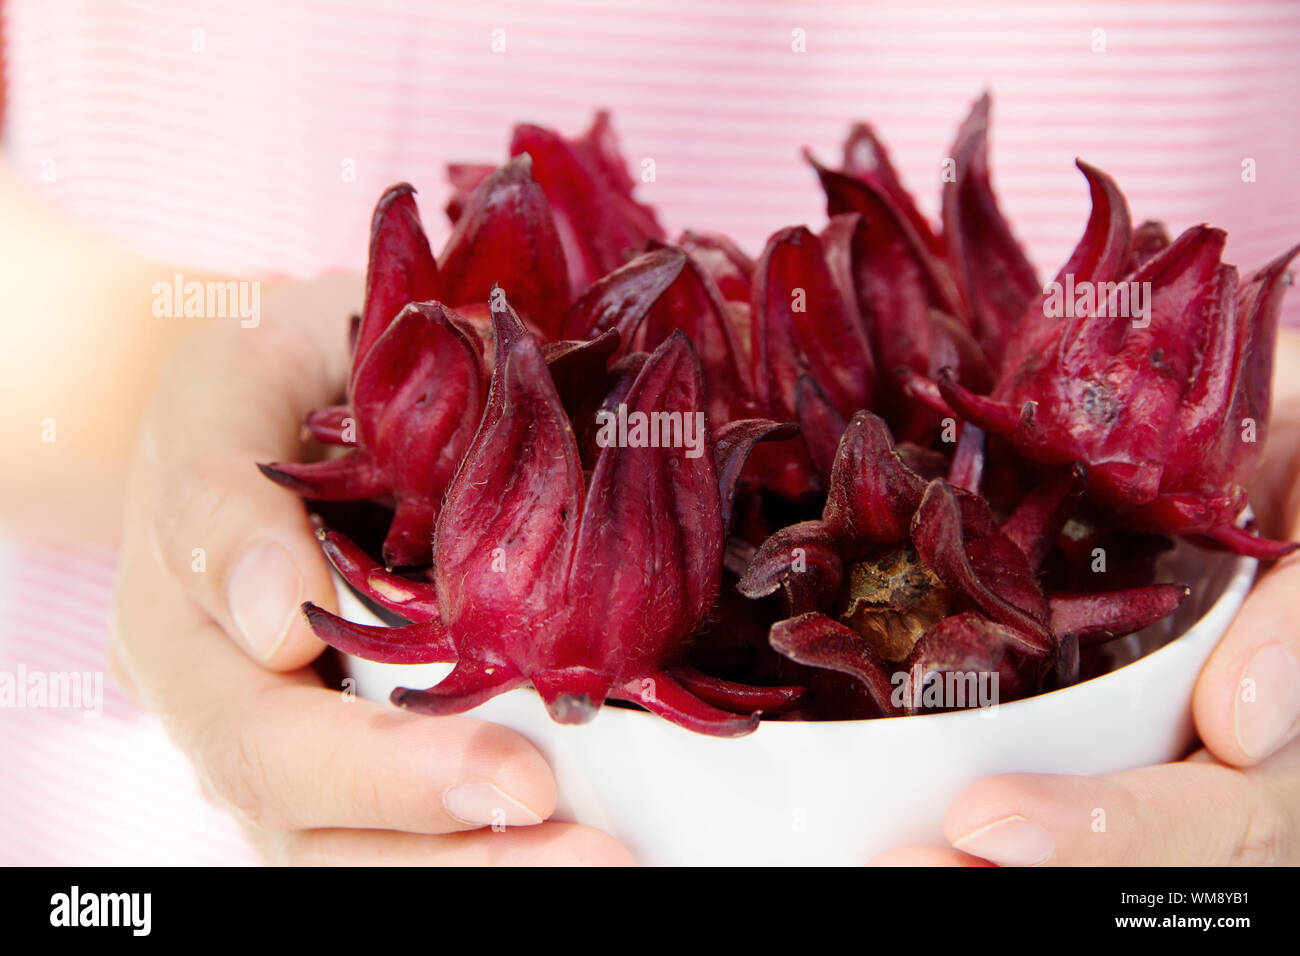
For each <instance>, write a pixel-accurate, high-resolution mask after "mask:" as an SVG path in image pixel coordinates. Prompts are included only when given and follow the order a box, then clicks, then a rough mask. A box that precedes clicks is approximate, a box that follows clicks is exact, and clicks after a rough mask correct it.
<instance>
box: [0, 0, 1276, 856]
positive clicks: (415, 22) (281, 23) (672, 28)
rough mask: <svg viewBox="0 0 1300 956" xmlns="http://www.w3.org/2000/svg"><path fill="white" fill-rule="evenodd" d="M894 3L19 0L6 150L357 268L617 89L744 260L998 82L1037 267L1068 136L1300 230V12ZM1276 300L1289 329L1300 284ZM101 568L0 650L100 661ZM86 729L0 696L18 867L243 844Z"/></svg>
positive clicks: (1235, 243)
mask: <svg viewBox="0 0 1300 956" xmlns="http://www.w3.org/2000/svg"><path fill="white" fill-rule="evenodd" d="M615 6H616V7H617V12H616V13H610V12H609V10H610V9H611V8H612V7H615ZM891 7H892V9H882V8H881V5H877V4H863V3H860V2H842V3H841V2H819V3H803V4H795V3H778V2H754V0H646V2H640V0H637V2H625V3H620V4H617V5H612V4H608V3H602V2H594V0H555V2H546V3H538V2H535V0H513V2H510V0H504V2H486V0H478V2H474V3H416V2H402V0H379V2H375V0H366V2H362V0H333V2H322V3H315V4H310V5H309V4H306V3H280V4H268V3H265V2H255V0H212V2H199V0H188V2H171V3H167V4H158V3H151V2H145V0H140V2H130V0H103V2H95V3H90V2H71V0H69V2H57V0H6V2H5V6H4V13H5V16H6V20H7V22H6V29H5V42H6V48H5V59H6V62H7V70H8V79H9V84H10V85H9V90H8V96H9V99H8V104H7V109H8V116H7V129H6V131H5V132H6V146H7V151H8V154H9V159H10V161H11V162H12V163H13V164H14V165H15V166H16V168H17V169H18V171H19V173H20V174H21V175H22V176H23V177H25V178H26V179H27V180H28V181H30V183H31V184H32V189H33V190H34V191H36V192H37V193H38V194H39V195H41V196H44V197H46V198H47V200H48V201H49V203H50V204H51V205H53V206H55V207H57V208H58V209H59V210H61V211H63V212H64V213H67V214H69V215H71V216H75V217H77V218H79V219H82V220H85V221H87V222H90V223H93V224H94V225H96V226H97V227H99V228H100V229H102V230H104V231H105V232H107V233H109V234H111V235H113V236H116V237H118V238H120V239H121V240H122V241H123V242H125V243H128V244H130V245H131V246H133V247H134V248H136V249H138V250H139V251H140V252H142V253H144V254H146V255H148V256H151V257H154V258H156V259H159V260H163V261H166V262H169V263H174V264H176V265H179V266H181V267H189V268H195V269H198V268H202V269H207V270H219V271H223V272H227V273H230V274H232V275H235V276H239V277H253V276H260V275H267V274H278V273H283V274H290V275H296V276H306V275H311V274H314V273H317V272H319V271H321V270H326V269H334V268H346V269H353V270H359V269H360V268H362V267H363V265H364V261H365V248H364V243H365V239H366V235H367V222H368V217H369V214H370V210H371V207H372V205H373V203H374V201H375V198H376V197H377V196H378V194H379V192H380V190H381V189H382V188H383V187H384V186H386V185H387V184H389V183H391V182H393V181H396V180H401V179H405V180H409V181H411V182H412V183H414V184H415V185H416V186H417V188H418V189H420V191H421V193H420V197H421V204H422V207H423V210H424V214H425V218H426V221H427V223H428V225H429V226H430V230H431V232H433V233H434V234H435V239H440V238H441V237H442V236H444V235H445V234H446V227H445V225H444V224H443V223H442V221H441V219H440V215H439V210H440V208H441V206H442V203H443V202H444V201H445V198H446V196H447V189H446V185H445V181H444V176H443V167H444V165H445V164H446V163H447V162H449V161H455V160H478V161H485V160H494V159H498V158H500V157H502V156H503V151H504V148H505V144H506V142H507V139H508V135H509V128H510V125H511V124H512V123H514V122H515V121H517V120H522V119H527V120H532V121H535V122H540V123H544V124H549V125H555V126H558V127H560V128H562V129H565V130H567V131H571V132H576V131H578V130H579V129H580V128H582V127H584V126H585V125H586V123H587V122H588V121H589V119H590V115H591V113H592V110H593V109H594V108H595V107H597V106H608V107H610V108H612V109H613V111H614V117H615V124H616V127H617V129H618V131H619V133H620V134H621V137H622V141H623V144H624V147H625V151H626V154H627V156H628V157H629V159H630V160H631V161H632V162H633V163H637V164H639V162H640V161H641V160H643V159H647V158H649V159H653V160H654V161H655V165H656V173H657V177H656V181H655V182H653V183H648V184H643V185H642V186H641V187H640V196H641V198H643V199H645V200H647V201H649V202H651V203H654V204H655V205H656V206H657V207H658V208H659V210H660V211H661V214H662V217H663V220H664V222H665V223H666V225H668V227H669V229H670V231H676V230H678V229H681V228H683V227H686V226H694V227H701V228H710V229H720V230H722V231H725V232H729V233H732V234H733V235H734V236H736V238H738V239H739V240H740V242H741V243H742V245H744V246H745V247H746V248H747V249H748V250H749V251H750V252H751V253H756V252H757V251H758V250H759V249H760V248H761V244H762V242H763V240H764V238H765V237H766V236H767V234H769V233H770V232H772V231H774V230H775V229H777V228H779V227H782V226H785V225H788V224H791V223H796V222H809V223H813V224H815V223H818V222H820V221H822V219H823V217H824V207H823V205H822V199H821V192H820V190H819V189H818V188H817V184H816V181H815V179H814V177H813V175H812V173H811V171H810V170H809V169H808V168H807V167H806V166H805V165H804V164H803V163H802V161H801V160H800V159H799V156H798V150H799V147H801V146H803V145H808V146H811V147H812V148H813V149H814V150H815V151H816V152H817V153H819V154H820V155H821V156H823V157H825V158H827V159H835V158H836V157H837V156H838V151H839V143H840V141H841V138H842V136H843V134H844V132H845V131H846V129H847V127H848V124H849V122H850V121H851V120H854V119H866V120H870V121H871V122H873V123H874V124H875V125H876V127H877V129H878V130H879V131H880V133H881V134H882V135H883V136H884V138H885V140H886V142H887V143H888V145H889V146H890V147H891V149H892V150H893V156H894V161H895V165H896V166H897V167H898V168H899V169H900V170H901V171H902V174H903V176H904V178H905V180H906V182H907V183H908V185H909V186H910V187H911V188H912V189H913V191H914V193H915V194H916V195H917V197H918V199H919V200H920V202H921V205H922V208H923V209H925V210H926V211H927V212H929V213H930V214H931V215H933V214H935V213H936V212H937V195H938V186H939V176H940V163H941V162H942V160H943V158H944V157H945V156H946V155H947V149H948V146H949V144H950V142H951V140H952V137H953V134H954V132H955V130H956V127H957V124H958V122H959V121H960V120H961V118H962V117H963V116H964V115H965V112H966V110H967V108H968V106H969V104H970V102H971V101H972V100H973V99H974V98H975V97H976V96H978V94H979V93H980V92H981V91H982V90H983V89H985V88H988V89H990V90H991V91H992V92H993V94H994V118H993V133H992V136H993V140H992V143H993V146H992V148H993V154H992V162H993V170H994V181H995V187H996V188H997V190H998V192H999V194H1000V196H1001V199H1002V202H1003V207H1004V209H1005V211H1006V212H1007V214H1008V216H1009V217H1010V219H1011V222H1012V224H1013V226H1014V228H1015V230H1016V233H1017V235H1018V236H1019V238H1020V239H1021V240H1022V241H1023V242H1024V243H1025V244H1026V246H1027V248H1028V251H1029V254H1030V257H1031V259H1032V260H1033V261H1034V262H1035V263H1036V264H1037V266H1038V268H1039V271H1040V274H1041V275H1043V276H1048V275H1050V274H1052V273H1054V272H1055V269H1056V267H1057V266H1058V265H1059V263H1060V262H1061V261H1063V259H1064V257H1065V256H1066V255H1067V253H1068V252H1069V250H1070V248H1071V247H1072V246H1073V244H1074V242H1075V240H1076V239H1077V237H1078V235H1079V233H1080V231H1081V230H1082V227H1083V223H1084V221H1085V218H1086V216H1087V205H1088V201H1087V189H1086V187H1085V185H1084V181H1083V179H1082V177H1081V176H1080V175H1079V174H1078V172H1077V171H1076V170H1075V169H1074V168H1073V166H1072V161H1073V158H1074V156H1075V155H1076V154H1077V155H1080V156H1082V157H1083V158H1085V159H1087V160H1088V161H1090V162H1092V163H1094V164H1096V165H1099V166H1101V167H1102V168H1104V169H1106V170H1107V171H1108V172H1110V173H1111V174H1113V175H1114V176H1115V177H1116V178H1117V179H1118V181H1119V182H1120V184H1121V186H1122V187H1123V188H1124V189H1125V191H1126V192H1127V194H1128V196H1129V199H1130V202H1131V205H1132V208H1133V212H1134V215H1135V216H1136V217H1138V218H1139V219H1140V218H1145V217H1151V218H1159V219H1163V220H1164V221H1165V222H1166V223H1167V224H1168V225H1169V227H1170V228H1171V229H1172V230H1180V229H1182V228H1185V227H1187V226H1189V225H1191V224H1194V223H1197V222H1201V221H1208V222H1211V223H1213V224H1215V225H1219V226H1223V227H1225V228H1226V229H1228V231H1229V233H1230V236H1231V239H1230V242H1229V249H1228V253H1229V257H1230V258H1231V259H1232V260H1233V261H1235V262H1237V263H1238V264H1239V265H1241V266H1242V268H1243V269H1251V268H1254V267H1256V266H1258V265H1260V264H1262V263H1263V262H1265V261H1266V260H1268V259H1270V258H1272V257H1273V256H1274V255H1276V254H1277V253H1279V252H1281V251H1282V250H1283V249H1284V248H1286V247H1288V246H1289V245H1290V244H1291V243H1294V242H1295V241H1296V240H1297V239H1298V238H1300V192H1297V191H1296V190H1295V188H1294V182H1293V178H1292V176H1293V169H1294V163H1295V158H1296V156H1297V155H1300V69H1298V68H1297V65H1296V59H1295V50H1296V49H1297V47H1300V6H1297V5H1296V4H1293V3H1289V2H1285V0H1277V2H1254V3H1249V4H1241V3H1232V2H1204V3H1195V4H1189V3H1186V2H1183V0H1177V2H1152V3H1142V4H1137V3H1133V2H1132V0H1111V2H1088V3H1068V2H1067V3H1058V4H1051V5H1048V4H1043V3H1041V2H1040V0H1017V2H1002V3H981V4H970V3H939V2H934V0H911V2H907V3H902V4H897V5H891ZM496 30H500V31H503V32H501V33H498V34H494V31H496ZM796 30H802V31H804V36H805V37H806V52H802V53H800V52H795V50H794V49H793V46H794V41H795V33H794V31H796ZM1097 31H1102V32H1101V33H1098V32H1097ZM494 39H497V40H501V39H503V40H504V45H505V48H504V51H503V52H493V50H492V45H493V42H494ZM1099 43H1104V52H1095V51H1094V47H1095V46H1096V45H1098V44H1099ZM1247 160H1253V163H1254V169H1255V172H1256V176H1255V179H1256V181H1254V182H1243V180H1242V168H1243V163H1244V162H1246V161H1247ZM349 169H351V170H355V178H354V180H352V179H350V178H349V177H347V176H345V172H346V171H348V170H349ZM51 170H52V171H53V173H54V176H53V180H52V181H48V180H49V178H50V177H49V173H50V171H51ZM43 174H44V175H43ZM1285 310H1286V312H1285V314H1286V316H1287V317H1288V320H1289V321H1293V322H1294V321H1297V320H1300V296H1294V295H1293V296H1291V297H1290V300H1289V301H1288V303H1287V305H1286V307H1285ZM67 557H68V556H63V555H47V558H48V559H49V560H50V561H52V562H54V567H55V568H56V569H57V564H58V562H59V561H62V560H64V559H65V558H67ZM84 560H86V561H89V562H90V565H89V567H91V568H92V572H91V573H88V574H87V575H85V576H84V577H73V578H72V580H71V581H69V576H68V575H66V574H63V575H61V576H60V584H59V587H58V589H57V593H56V592H55V591H54V590H53V589H52V588H50V587H49V586H48V585H46V586H45V589H44V590H42V589H41V588H40V587H38V586H37V585H38V584H39V583H40V579H39V576H38V577H37V578H26V579H22V585H21V586H19V587H17V589H16V590H14V589H11V591H10V594H9V595H8V596H7V597H6V598H5V603H4V605H3V617H4V619H5V621H6V623H5V630H4V631H3V633H2V634H0V654H2V655H3V657H2V658H0V669H3V668H4V667H8V666H13V662H15V661H18V660H25V661H27V662H28V666H47V667H54V666H55V664H54V663H48V662H57V661H59V660H65V659H68V660H71V659H77V660H85V661H91V660H95V659H97V657H98V654H99V647H100V645H101V643H102V621H103V618H104V613H105V612H104V607H105V601H106V597H107V593H108V591H107V580H106V575H107V573H108V571H107V568H108V561H107V559H106V557H105V556H104V555H92V556H90V557H87V558H84ZM24 563H25V562H24ZM24 573H26V572H24ZM70 592H71V593H70ZM70 607H71V608H72V609H73V610H74V611H75V613H74V614H73V615H71V616H70V617H68V616H67V614H66V612H67V611H68V609H69V608H70ZM54 619H62V620H63V621H64V623H60V624H59V625H58V626H57V627H54V626H53V625H52V624H51V622H52V621H53V620H54ZM42 662H47V663H44V664H42ZM65 717H66V718H67V719H66V720H65ZM79 720H81V718H80V717H75V716H69V715H65V714H41V713H26V714H21V715H12V714H3V713H0V726H2V727H3V739H0V766H4V767H5V768H10V767H14V768H21V772H20V773H5V774H4V775H3V776H0V862H6V861H10V862H12V861H26V862H34V861H41V862H56V861H58V862H96V861H108V860H126V861H136V860H145V859H161V858H166V859H181V858H183V859H185V860H188V861H191V862H210V861H213V860H216V859H229V860H238V859H243V858H244V857H242V856H240V854H239V851H237V849H235V848H234V847H235V844H234V843H233V841H231V840H230V830H229V828H228V827H227V826H225V824H224V823H223V822H222V821H221V820H220V818H214V817H212V816H211V815H210V811H209V810H207V809H206V807H205V805H203V804H202V803H201V802H200V801H199V800H198V799H197V798H196V797H195V796H194V794H193V790H192V788H191V787H189V786H188V784H187V783H186V782H185V781H186V780H187V779H188V778H187V777H186V776H185V773H184V770H183V765H182V764H181V763H180V762H179V758H178V757H175V756H174V755H173V754H172V753H171V751H170V749H169V748H168V746H167V745H166V743H165V740H164V738H163V736H162V734H161V732H160V731H159V729H158V727H157V725H156V723H154V722H153V721H152V719H151V718H147V717H144V716H141V715H139V714H136V713H134V712H133V711H131V710H130V709H129V707H127V705H125V704H123V703H122V702H120V701H117V702H115V703H114V704H113V705H112V706H111V707H109V708H107V709H106V711H105V715H104V717H103V718H102V719H101V720H100V721H99V722H91V721H82V722H81V723H80V724H78V723H77V721H79ZM51 753H58V754H59V758H58V761H59V762H58V764H57V766H56V765H55V764H53V763H51V758H50V756H49V755H50V754H51ZM76 783H80V785H71V786H70V784H76ZM92 806H93V812H91V807H92ZM200 819H201V820H203V821H206V822H204V823H203V824H202V826H200V827H199V828H198V829H197V830H196V829H195V827H196V826H197V824H196V823H195V821H196V820H200ZM15 826H17V827H18V828H20V829H21V830H22V834H21V836H20V837H15V838H14V839H10V838H9V832H8V831H9V830H11V829H13V828H14V827H15ZM151 840H152V843H150V841H151ZM142 845H149V846H152V847H154V848H155V849H156V851H157V853H160V854H163V856H162V857H159V856H156V855H154V856H151V855H150V852H152V851H150V852H145V851H142V850H141V846H142Z"/></svg>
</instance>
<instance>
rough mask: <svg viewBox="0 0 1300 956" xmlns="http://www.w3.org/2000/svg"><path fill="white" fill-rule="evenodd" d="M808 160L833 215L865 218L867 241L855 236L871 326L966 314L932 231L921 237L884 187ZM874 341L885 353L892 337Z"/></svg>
mask: <svg viewBox="0 0 1300 956" xmlns="http://www.w3.org/2000/svg"><path fill="white" fill-rule="evenodd" d="M804 158H805V159H807V160H808V162H809V163H810V164H811V165H812V167H813V169H814V170H815V171H816V172H817V176H818V178H819V179H820V180H821V184H822V189H823V190H824V191H825V193H826V210H827V213H828V214H829V215H830V216H832V217H835V218H838V217H839V216H840V215H841V214H843V213H860V214H861V216H862V220H863V223H864V226H865V236H863V235H862V233H861V232H859V231H855V234H854V236H853V238H854V241H855V242H860V243H863V245H861V246H858V248H857V249H856V250H855V255H854V259H855V263H856V275H855V278H856V280H857V289H858V294H859V296H861V297H862V301H863V303H864V307H865V309H866V311H868V312H870V313H871V315H869V316H868V321H870V322H872V323H873V324H874V323H880V322H885V323H890V324H891V325H895V324H896V325H897V327H899V328H902V329H907V328H908V327H910V326H913V325H915V324H916V318H915V317H916V316H919V315H922V314H924V312H926V311H928V310H929V309H931V308H938V309H941V310H943V311H946V312H948V313H950V314H953V315H961V314H964V312H965V310H964V308H963V299H962V294H961V290H960V288H959V287H958V286H957V283H956V279H955V277H954V276H953V274H952V272H951V271H950V270H949V268H948V266H947V264H946V263H945V262H944V261H943V260H942V259H940V258H938V257H937V256H936V254H935V251H934V247H933V246H932V244H931V239H927V238H926V235H927V234H928V233H929V229H928V226H927V228H926V230H925V232H924V233H922V232H918V230H917V228H916V225H915V224H914V222H913V221H912V219H911V217H909V216H908V215H907V214H906V213H905V212H904V211H902V210H900V209H899V207H898V206H897V204H896V203H895V201H894V200H893V198H892V197H891V196H890V195H889V194H888V193H886V192H885V191H884V190H883V187H882V186H881V184H880V183H879V182H875V181H864V180H858V179H854V178H852V177H850V176H846V175H844V174H843V173H837V172H834V171H832V170H829V169H827V168H826V167H824V166H822V165H821V164H820V163H818V162H817V160H816V159H814V158H813V156H812V155H811V154H810V153H805V154H804ZM931 238H932V237H931ZM872 340H873V343H875V344H876V345H877V348H879V346H880V345H881V344H884V343H886V342H887V341H888V336H887V335H885V334H882V332H881V330H879V329H877V330H875V332H874V333H873V337H872ZM882 357H883V356H882Z"/></svg>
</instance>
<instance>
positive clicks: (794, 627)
mask: <svg viewBox="0 0 1300 956" xmlns="http://www.w3.org/2000/svg"><path fill="white" fill-rule="evenodd" d="M768 640H769V641H770V643H771V645H772V647H773V649H775V650H776V651H777V653H779V654H781V655H782V656H784V657H788V658H789V659H790V660H792V661H795V662H796V663H799V664H805V665H807V666H808V667H821V668H825V669H827V670H833V671H839V672H840V673H841V674H848V675H850V676H851V677H856V678H857V679H858V681H860V682H861V683H862V685H863V687H865V688H866V691H867V694H868V695H869V696H870V697H871V699H872V700H873V701H874V702H875V704H876V706H877V707H878V708H879V709H880V711H881V713H883V714H886V715H894V714H898V713H899V712H900V710H899V708H898V707H897V706H896V705H895V704H894V702H893V697H894V685H893V683H892V681H891V675H890V673H889V664H888V662H886V661H885V660H884V659H883V658H881V657H880V656H879V655H877V654H876V652H875V651H873V650H872V649H871V648H870V647H869V646H868V644H867V642H866V640H865V639H864V638H862V637H861V636H860V635H859V634H857V633H856V632H855V631H853V630H850V629H849V628H847V627H845V626H844V625H843V624H841V623H839V622H838V621H834V620H832V619H831V618H829V617H827V616H826V615H825V614H818V613H815V612H814V613H808V614H800V615H799V616H798V617H792V618H789V619H787V620H784V621H777V622H776V623H775V624H773V625H772V631H771V633H770V635H769V637H768Z"/></svg>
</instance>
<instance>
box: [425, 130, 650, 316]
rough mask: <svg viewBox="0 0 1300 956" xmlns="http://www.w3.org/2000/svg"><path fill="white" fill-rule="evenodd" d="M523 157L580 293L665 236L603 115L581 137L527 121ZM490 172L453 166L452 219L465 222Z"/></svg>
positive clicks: (515, 149) (515, 141)
mask: <svg viewBox="0 0 1300 956" xmlns="http://www.w3.org/2000/svg"><path fill="white" fill-rule="evenodd" d="M524 154H527V155H528V156H530V157H532V164H533V165H532V172H533V178H534V179H535V180H536V181H537V182H538V184H539V185H540V186H541V188H542V191H543V192H544V193H545V194H546V198H547V199H548V200H549V202H550V206H551V209H552V210H553V212H554V215H555V225H556V227H557V229H558V230H559V235H560V241H561V244H562V246H563V248H564V256H565V261H566V262H567V263H568V267H569V280H570V284H571V286H572V287H573V288H574V289H575V290H582V289H585V288H586V287H587V286H589V285H591V284H592V283H593V282H595V281H596V280H597V279H599V278H600V277H601V276H603V275H605V274H606V273H607V272H612V271H613V270H614V269H617V268H618V267H619V266H621V265H623V263H625V262H626V261H627V260H628V259H630V258H631V257H632V256H633V255H635V254H636V253H637V252H640V251H641V250H642V249H643V248H644V247H645V245H646V242H647V241H650V240H663V239H664V238H665V236H664V231H663V228H662V227H661V226H660V225H659V221H658V219H656V218H655V213H654V210H653V209H651V208H650V207H649V206H647V205H645V204H644V203H640V202H637V201H636V199H634V198H633V196H632V191H633V188H634V187H635V183H634V182H633V180H632V177H631V176H629V175H628V172H627V163H626V161H625V160H624V159H623V156H622V154H621V153H620V152H619V148H618V141H617V139H616V137H615V136H614V130H613V127H612V126H611V124H610V119H609V114H608V113H607V112H605V111H604V110H602V111H600V112H598V113H597V114H596V118H595V120H594V121H593V122H592V124H591V128H590V129H588V130H587V132H586V133H584V134H583V135H582V136H579V137H577V138H576V139H568V138H566V137H564V136H561V135H560V134H559V133H557V132H555V131H554V130H551V129H546V128H544V127H541V126H534V125H531V124H528V123H522V124H520V125H518V126H516V127H515V130H514V135H513V136H512V137H511V140H510V155H511V156H515V157H518V156H523V155H524ZM491 171H492V167H491V166H482V165H476V164H470V163H462V164H457V165H453V166H450V167H448V175H449V178H450V179H451V182H452V186H453V188H454V190H455V193H454V195H453V197H452V199H451V201H450V202H449V203H448V205H447V215H448V216H449V217H450V218H451V220H452V222H456V223H459V220H460V217H461V216H462V215H463V213H464V212H465V210H466V209H467V208H468V205H469V204H468V199H467V197H468V196H469V195H470V193H472V192H473V191H474V189H475V188H476V187H477V186H478V185H479V184H480V183H481V182H482V180H483V179H484V178H485V177H486V176H488V175H489V174H490V173H491ZM502 285H505V282H504V281H502ZM506 288H507V291H510V290H509V287H508V286H506ZM511 297H512V299H513V298H514V296H513V293H511Z"/></svg>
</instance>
